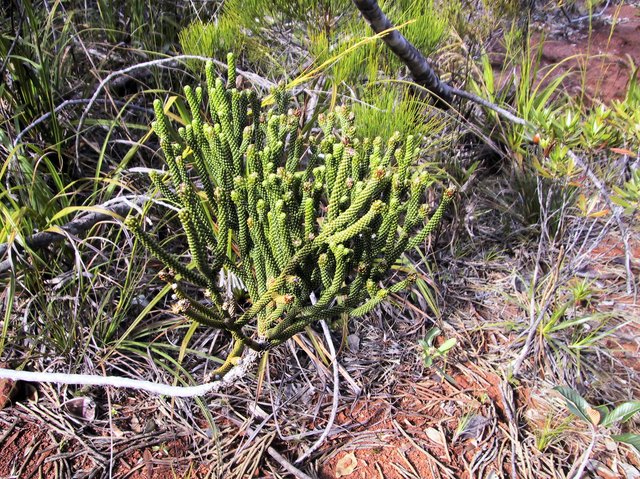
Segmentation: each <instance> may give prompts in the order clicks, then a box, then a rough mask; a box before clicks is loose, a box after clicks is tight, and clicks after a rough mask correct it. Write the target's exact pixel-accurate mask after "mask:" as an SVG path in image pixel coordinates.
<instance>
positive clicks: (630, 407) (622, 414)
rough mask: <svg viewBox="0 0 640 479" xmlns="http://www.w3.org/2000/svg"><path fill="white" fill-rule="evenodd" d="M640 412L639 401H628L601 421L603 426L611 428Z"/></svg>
mask: <svg viewBox="0 0 640 479" xmlns="http://www.w3.org/2000/svg"><path fill="white" fill-rule="evenodd" d="M639 411H640V401H629V402H625V403H623V404H620V405H619V406H618V407H616V408H615V409H614V410H613V411H611V412H610V413H609V414H607V415H606V416H605V418H604V419H603V420H602V425H603V426H605V427H606V426H611V425H612V424H614V423H616V422H626V421H628V420H629V419H631V418H632V417H633V415H634V414H636V413H637V412H639Z"/></svg>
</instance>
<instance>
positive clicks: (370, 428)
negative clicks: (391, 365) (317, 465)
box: [320, 364, 502, 479]
mask: <svg viewBox="0 0 640 479" xmlns="http://www.w3.org/2000/svg"><path fill="white" fill-rule="evenodd" d="M456 369H457V372H455V373H454V372H452V373H451V375H452V379H453V381H454V383H453V384H451V383H449V382H445V381H442V380H440V379H439V378H431V379H428V380H425V381H421V382H417V383H414V382H404V383H401V384H399V385H398V386H397V387H396V389H395V391H394V394H393V395H392V396H391V397H390V398H385V399H375V400H364V399H363V400H361V401H358V402H357V403H356V404H355V405H354V406H353V407H352V408H351V411H347V412H342V413H340V414H339V415H338V417H337V421H336V422H337V423H338V424H340V425H344V426H353V425H354V424H355V425H357V426H356V427H355V428H353V427H352V429H351V431H350V438H351V439H349V440H347V443H346V444H344V445H343V447H342V448H341V450H340V451H339V452H338V453H337V454H335V455H333V456H331V457H330V458H329V459H328V460H327V461H326V462H325V463H324V464H323V467H322V468H321V470H320V478H321V479H332V478H335V477H337V473H336V471H337V469H336V468H337V466H338V464H339V462H340V461H341V460H342V459H343V458H345V456H347V455H348V454H354V455H355V457H356V459H357V461H358V463H357V467H356V469H355V470H354V471H353V473H351V474H349V475H346V476H343V477H346V478H348V479H360V478H363V479H364V478H366V479H372V478H387V479H403V478H405V477H419V478H423V479H430V478H435V477H444V476H447V475H448V476H449V477H456V478H460V479H464V478H467V477H469V473H468V470H469V467H468V465H469V464H471V463H473V461H474V456H476V454H477V453H478V451H479V450H481V448H482V445H483V444H485V443H486V442H487V441H494V440H496V439H497V440H500V436H502V432H501V431H500V429H499V428H497V427H496V426H497V424H498V423H499V421H500V417H501V416H502V413H501V412H500V411H501V409H502V403H501V400H500V392H499V389H498V384H499V383H500V380H499V378H498V377H496V376H494V375H491V374H490V373H487V372H483V373H482V374H479V370H478V368H476V367H475V366H473V365H470V364H464V365H463V364H458V365H457V367H456ZM489 376H490V377H489ZM465 421H468V422H467V424H469V425H468V426H466V427H465V426H464V424H465ZM340 442H342V441H340ZM490 467H493V466H490ZM486 472H488V471H486ZM496 472H501V471H499V470H496Z"/></svg>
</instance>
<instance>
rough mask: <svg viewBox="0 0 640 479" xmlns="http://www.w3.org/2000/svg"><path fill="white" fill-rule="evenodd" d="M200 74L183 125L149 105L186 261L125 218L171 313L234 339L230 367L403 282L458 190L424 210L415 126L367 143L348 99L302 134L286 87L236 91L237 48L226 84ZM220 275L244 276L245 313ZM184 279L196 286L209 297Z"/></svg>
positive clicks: (369, 303)
mask: <svg viewBox="0 0 640 479" xmlns="http://www.w3.org/2000/svg"><path fill="white" fill-rule="evenodd" d="M206 76H207V85H206V88H205V89H203V88H201V87H197V88H191V87H185V89H184V94H185V97H186V100H187V103H188V105H189V110H190V113H191V117H192V118H191V121H190V122H188V123H187V125H186V126H185V127H183V128H179V129H178V130H177V131H176V130H175V129H174V128H173V125H172V124H171V122H170V121H169V116H168V115H167V114H166V112H165V111H164V108H163V105H162V103H161V102H160V101H159V100H156V102H155V103H154V109H155V112H156V121H155V122H154V123H153V129H154V131H155V132H156V134H157V136H158V138H159V139H160V145H161V146H162V149H163V151H164V155H165V159H166V162H167V166H168V172H167V175H166V177H164V178H163V177H161V176H160V175H158V174H152V176H151V179H152V181H153V183H154V184H155V185H156V187H157V188H158V190H159V191H160V193H161V194H162V195H163V196H164V197H165V201H167V202H168V203H171V204H172V205H173V206H174V207H175V208H176V209H177V210H178V211H179V219H180V221H181V224H182V228H183V230H184V232H185V237H186V244H187V245H188V255H189V256H190V257H191V263H190V264H186V263H184V262H183V261H182V259H181V258H183V255H175V254H173V253H172V252H170V251H169V250H167V249H165V248H164V247H163V246H161V245H160V244H159V243H158V242H157V241H156V240H155V239H154V237H153V236H152V235H150V234H148V233H147V232H145V231H144V230H143V228H142V224H141V222H139V221H138V220H137V219H135V218H129V219H128V221H127V226H128V227H129V228H130V229H131V230H132V231H133V233H134V234H135V235H136V236H137V237H138V239H139V240H140V241H141V242H142V243H143V244H144V246H145V247H146V248H148V249H149V250H150V251H151V252H152V253H153V254H154V255H155V256H156V257H158V259H160V260H161V261H162V262H163V263H164V264H165V266H166V267H167V268H168V270H170V273H167V274H166V278H167V280H169V281H170V282H172V283H173V289H174V291H175V295H176V299H177V300H178V301H177V303H176V306H175V309H176V311H177V312H179V313H181V314H184V315H185V316H186V317H188V318H190V319H192V320H194V321H197V322H199V323H202V324H204V325H208V326H211V327H216V328H220V329H224V330H226V331H228V332H229V334H230V335H231V336H232V337H233V340H234V346H233V348H232V352H231V353H230V354H229V357H228V360H227V361H226V362H225V364H224V365H223V366H222V367H221V368H220V371H219V372H220V373H224V372H226V371H227V370H228V369H229V368H230V367H231V366H232V365H233V363H234V361H235V360H236V359H237V356H238V355H239V354H240V353H241V352H242V350H243V348H244V347H245V346H248V347H250V348H252V349H256V350H263V349H267V348H271V347H273V346H276V345H278V344H280V343H282V342H283V341H285V340H287V339H288V338H290V337H291V336H293V335H295V334H296V333H298V332H299V331H301V330H303V329H304V328H305V327H307V326H308V325H309V324H311V323H312V322H314V321H317V320H320V319H323V318H331V317H335V316H339V315H344V314H347V315H350V316H361V315H363V314H366V313H367V312H368V311H370V310H371V309H372V308H374V307H375V306H376V305H378V304H379V303H381V302H382V301H384V300H385V298H386V297H387V296H388V295H389V294H390V293H394V292H397V291H400V290H402V289H404V288H405V287H406V286H407V285H408V283H409V282H410V281H411V279H412V278H406V279H405V280H402V281H400V282H398V283H396V284H394V285H392V286H390V287H381V285H380V283H381V281H382V280H383V279H384V278H385V276H386V273H387V272H388V270H389V269H390V268H391V266H392V265H393V264H394V263H395V261H396V260H397V259H398V258H399V257H400V256H401V255H402V254H403V253H404V251H406V250H408V249H411V248H414V247H416V246H417V245H419V244H421V243H422V242H423V241H424V240H425V239H426V238H427V236H428V235H429V234H430V233H431V232H432V231H433V230H434V229H435V228H436V227H437V225H438V224H439V223H440V221H441V219H442V216H443V214H444V211H445V209H446V207H447V205H448V204H449V202H450V201H451V199H452V197H453V194H454V190H453V189H448V190H446V191H445V193H444V194H443V196H442V200H441V202H440V205H439V206H438V208H437V209H436V210H435V211H434V212H433V214H432V215H431V218H429V219H427V217H428V212H429V205H428V204H426V203H425V201H426V194H425V193H426V190H427V189H428V188H429V187H430V186H431V184H432V182H433V181H432V179H431V178H430V177H429V175H428V174H427V173H426V172H420V171H417V170H416V168H415V166H414V163H415V160H416V158H417V156H418V154H419V152H420V148H419V137H418V136H415V135H407V136H402V135H401V134H400V133H398V132H395V133H393V134H391V136H390V137H389V139H388V140H387V141H383V140H382V138H381V137H377V138H375V139H373V140H372V139H368V138H365V139H361V138H359V137H357V136H356V128H355V118H354V116H353V114H352V113H350V112H349V111H348V110H347V109H346V108H337V109H336V110H335V111H332V112H330V113H328V114H326V115H321V116H320V117H319V118H318V123H319V125H318V126H319V127H320V133H317V134H314V135H313V136H304V135H302V133H301V129H300V128H299V121H300V118H299V113H298V112H297V111H294V110H287V95H286V94H285V92H284V91H283V90H277V91H275V92H274V98H275V103H276V105H275V107H273V108H271V109H269V110H267V111H263V109H262V107H261V101H260V99H258V98H257V96H256V94H255V93H254V92H252V91H248V90H244V91H239V90H237V89H236V88H234V85H235V63H234V59H233V56H231V55H230V56H229V77H228V78H227V81H226V84H225V82H224V81H223V80H221V79H220V78H216V77H215V74H214V69H213V64H212V63H208V64H207V66H206ZM205 93H206V97H205ZM205 104H206V105H207V106H208V111H209V113H208V115H204V114H203V105H205ZM221 272H224V274H225V277H227V278H228V277H229V276H231V277H235V278H237V279H238V280H239V281H241V282H242V284H243V285H244V289H245V290H246V291H244V292H243V291H236V292H235V293H236V294H241V295H242V294H246V295H247V296H248V301H247V302H246V304H245V305H244V308H245V309H244V310H243V309H242V308H243V307H242V306H241V305H240V304H237V303H236V300H235V298H234V296H233V294H232V293H231V291H227V290H221V289H220V287H219V275H220V274H221ZM185 283H191V284H193V285H196V286H198V287H200V288H202V289H203V290H204V291H205V297H206V298H207V300H206V302H202V301H201V298H195V297H192V296H190V294H189V293H188V291H189V290H190V288H188V287H186V286H185ZM312 298H315V301H314V300H312Z"/></svg>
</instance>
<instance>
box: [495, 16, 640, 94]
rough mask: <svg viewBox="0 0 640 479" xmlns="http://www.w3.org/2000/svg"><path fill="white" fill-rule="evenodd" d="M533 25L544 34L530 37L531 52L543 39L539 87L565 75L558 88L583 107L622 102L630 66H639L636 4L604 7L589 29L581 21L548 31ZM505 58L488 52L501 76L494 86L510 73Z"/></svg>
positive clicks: (639, 18)
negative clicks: (596, 102) (591, 103)
mask: <svg viewBox="0 0 640 479" xmlns="http://www.w3.org/2000/svg"><path fill="white" fill-rule="evenodd" d="M614 22H615V25H614V26H612V23H614ZM537 27H538V28H540V29H541V30H543V31H544V33H543V34H541V33H533V34H532V47H533V48H532V51H533V53H532V54H533V55H536V54H537V52H538V50H537V48H538V46H539V45H540V42H541V41H543V42H544V43H543V45H542V48H541V52H540V71H539V72H538V80H541V81H542V83H543V85H547V84H549V82H551V81H552V80H553V79H554V78H558V77H559V76H560V75H564V74H566V75H567V76H566V78H565V79H564V80H563V82H562V84H561V87H562V89H563V90H564V92H566V93H567V94H568V95H569V96H571V97H573V98H582V99H584V101H585V102H586V103H590V102H592V101H593V100H595V99H598V100H601V101H604V102H605V103H608V102H610V101H611V100H622V99H624V97H625V94H626V91H627V85H628V82H629V78H630V76H631V74H632V72H633V65H635V66H637V65H640V7H639V6H634V5H630V4H625V5H622V7H621V8H618V7H609V8H607V9H606V10H605V11H604V13H603V15H601V16H599V17H597V18H595V19H594V20H593V22H592V25H591V31H590V30H589V25H588V22H586V21H582V22H580V23H576V24H573V25H571V24H568V22H567V21H566V20H563V24H561V25H558V26H556V28H555V30H553V31H549V30H550V29H551V28H553V27H551V28H550V27H549V25H547V24H539V25H537ZM506 60H508V59H505V52H504V49H502V48H501V47H498V48H496V49H495V50H493V52H492V65H493V66H494V68H495V69H496V75H497V76H498V77H499V78H502V80H501V81H499V82H498V83H502V81H504V80H506V79H508V78H510V77H511V75H512V66H509V68H506V69H505V61H506ZM636 74H637V75H638V78H640V73H638V72H637V73H636Z"/></svg>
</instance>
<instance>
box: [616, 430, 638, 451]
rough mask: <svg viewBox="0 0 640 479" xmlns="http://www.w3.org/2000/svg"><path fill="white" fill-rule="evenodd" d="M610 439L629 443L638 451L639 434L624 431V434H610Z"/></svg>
mask: <svg viewBox="0 0 640 479" xmlns="http://www.w3.org/2000/svg"><path fill="white" fill-rule="evenodd" d="M611 438H612V439H614V440H616V441H618V442H624V443H625V444H629V445H631V446H633V447H635V448H636V449H637V450H638V452H640V434H633V433H630V432H628V433H626V434H617V435H614V436H611Z"/></svg>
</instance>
